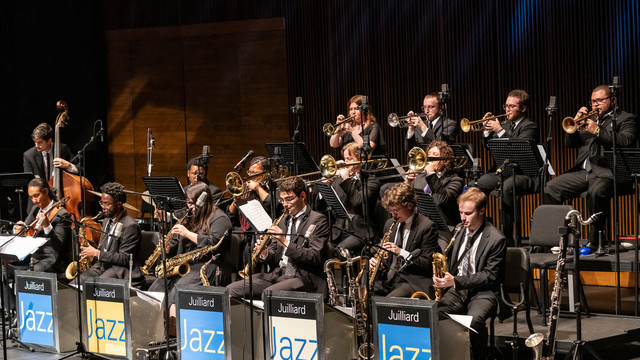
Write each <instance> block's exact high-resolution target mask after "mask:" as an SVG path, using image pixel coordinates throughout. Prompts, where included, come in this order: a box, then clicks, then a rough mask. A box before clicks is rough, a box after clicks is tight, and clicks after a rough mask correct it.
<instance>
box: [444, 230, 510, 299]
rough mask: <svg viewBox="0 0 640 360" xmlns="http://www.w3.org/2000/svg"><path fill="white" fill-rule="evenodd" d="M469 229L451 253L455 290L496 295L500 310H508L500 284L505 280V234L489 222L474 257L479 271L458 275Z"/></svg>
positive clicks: (482, 294) (459, 237)
mask: <svg viewBox="0 0 640 360" xmlns="http://www.w3.org/2000/svg"><path fill="white" fill-rule="evenodd" d="M465 233H466V231H460V234H459V235H458V236H457V237H456V239H455V241H454V244H453V249H452V250H451V253H450V254H448V255H447V256H448V259H449V273H451V274H452V275H453V276H454V281H455V289H456V290H457V291H459V290H468V291H469V298H470V297H473V296H475V295H481V296H489V297H494V298H495V299H496V302H497V303H498V304H499V305H498V308H499V311H500V310H502V311H504V310H505V309H504V306H501V305H500V303H501V301H500V299H501V297H500V284H501V283H503V282H504V276H505V273H504V272H505V266H506V254H507V244H506V241H505V238H504V235H502V233H501V232H500V230H498V229H497V228H496V227H495V226H493V225H492V224H491V223H490V222H488V221H485V227H484V230H483V232H482V236H481V237H480V238H479V239H476V241H479V243H478V250H477V252H476V256H475V258H474V259H473V261H474V264H475V269H476V272H475V274H469V275H467V276H458V275H457V273H458V266H459V265H460V261H459V260H458V255H459V254H460V253H461V252H464V248H461V244H462V242H463V241H464V236H465Z"/></svg>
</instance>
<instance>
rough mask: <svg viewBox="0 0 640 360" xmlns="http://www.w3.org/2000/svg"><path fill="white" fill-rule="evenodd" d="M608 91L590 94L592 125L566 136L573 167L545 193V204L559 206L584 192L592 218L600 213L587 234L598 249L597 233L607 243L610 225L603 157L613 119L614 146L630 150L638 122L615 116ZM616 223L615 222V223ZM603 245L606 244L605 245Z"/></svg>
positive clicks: (609, 184)
mask: <svg viewBox="0 0 640 360" xmlns="http://www.w3.org/2000/svg"><path fill="white" fill-rule="evenodd" d="M616 100H617V99H616V98H615V97H613V94H612V93H611V89H610V88H609V86H607V85H600V86H598V87H596V88H595V89H593V92H592V93H591V110H592V111H595V112H596V113H595V114H594V115H593V116H594V117H597V119H596V120H595V121H594V120H593V119H591V117H588V118H587V119H586V120H583V121H581V123H582V124H583V125H581V126H580V128H579V129H580V131H576V132H574V133H572V134H567V135H566V141H565V143H566V144H567V146H568V147H570V148H579V149H578V156H577V158H576V162H575V163H574V165H573V166H572V167H571V168H570V169H569V170H568V171H567V172H566V173H564V174H562V175H560V176H558V177H556V178H555V179H553V180H551V181H549V183H548V184H547V186H546V187H545V189H544V199H545V203H548V204H561V203H562V202H563V201H565V200H567V199H571V198H574V197H578V196H580V194H582V193H583V192H584V191H586V192H587V204H588V206H589V211H590V212H591V213H593V214H595V213H598V212H602V214H603V216H599V217H598V219H597V220H596V221H594V222H593V224H592V226H591V229H590V231H589V239H588V240H589V243H588V246H590V247H597V246H598V233H599V232H600V231H602V235H603V239H605V240H606V239H607V234H606V232H605V231H604V230H605V225H606V223H607V222H608V221H609V214H610V212H611V209H610V207H609V203H610V201H611V197H612V196H613V182H614V179H613V173H612V172H611V169H610V167H609V166H610V165H611V164H608V163H607V160H606V158H605V157H604V151H606V150H611V148H612V146H613V130H612V128H611V127H612V123H613V121H612V120H613V119H614V118H616V119H617V125H616V127H617V131H616V136H615V141H616V146H619V147H633V146H635V144H636V139H637V136H638V123H637V121H638V119H637V117H636V116H635V115H633V114H630V113H628V112H624V111H618V112H617V113H614V108H613V105H614V104H615V102H616ZM587 113H588V110H587V108H586V107H582V108H580V110H578V113H577V114H576V118H579V117H585V116H587ZM616 221H617V219H616ZM605 243H606V241H605Z"/></svg>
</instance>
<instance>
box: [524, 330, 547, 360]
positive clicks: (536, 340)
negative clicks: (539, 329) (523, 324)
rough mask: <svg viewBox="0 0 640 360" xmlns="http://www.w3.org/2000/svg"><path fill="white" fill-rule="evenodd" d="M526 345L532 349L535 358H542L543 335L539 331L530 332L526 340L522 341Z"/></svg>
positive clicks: (539, 359) (538, 359) (536, 359)
mask: <svg viewBox="0 0 640 360" xmlns="http://www.w3.org/2000/svg"><path fill="white" fill-rule="evenodd" d="M524 344H525V345H527V347H530V348H532V349H533V355H534V359H535V360H541V359H542V346H543V345H544V335H542V334H541V333H535V334H531V335H530V336H529V337H528V338H527V340H525V341H524Z"/></svg>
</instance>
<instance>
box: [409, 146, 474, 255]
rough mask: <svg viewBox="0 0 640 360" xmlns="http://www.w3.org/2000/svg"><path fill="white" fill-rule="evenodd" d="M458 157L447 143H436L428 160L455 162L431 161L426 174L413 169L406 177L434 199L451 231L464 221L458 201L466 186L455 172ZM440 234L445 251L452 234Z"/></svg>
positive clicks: (428, 163) (429, 151) (426, 167)
mask: <svg viewBox="0 0 640 360" xmlns="http://www.w3.org/2000/svg"><path fill="white" fill-rule="evenodd" d="M454 155H455V154H454V153H453V149H451V147H450V146H449V145H448V144H447V143H446V142H444V141H442V140H435V141H433V142H432V143H431V144H429V146H428V148H427V157H451V158H452V160H442V161H429V162H427V166H425V168H424V171H423V172H421V173H416V172H414V171H411V170H410V171H408V172H407V176H406V177H405V178H404V182H405V184H408V185H411V186H412V187H413V188H414V189H416V190H417V191H423V192H425V193H427V194H430V195H431V196H433V201H434V203H435V204H436V206H438V211H439V213H440V216H441V217H442V219H443V220H444V222H445V223H446V224H447V225H448V226H450V227H451V228H453V227H454V226H456V225H457V224H458V223H459V222H460V213H459V211H458V202H457V200H458V196H460V194H462V189H463V187H464V180H462V178H461V177H460V176H458V174H457V173H456V171H455V165H456V162H455V160H453V157H454ZM438 233H439V238H440V247H442V249H444V247H446V246H447V243H448V242H449V240H450V239H451V233H450V232H448V231H439V232H438Z"/></svg>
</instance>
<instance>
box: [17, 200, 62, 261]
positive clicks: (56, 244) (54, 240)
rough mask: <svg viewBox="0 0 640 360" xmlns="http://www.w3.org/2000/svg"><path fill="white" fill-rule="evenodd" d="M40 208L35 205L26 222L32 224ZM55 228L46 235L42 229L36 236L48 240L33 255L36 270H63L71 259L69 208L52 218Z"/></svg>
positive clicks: (52, 224) (59, 211)
mask: <svg viewBox="0 0 640 360" xmlns="http://www.w3.org/2000/svg"><path fill="white" fill-rule="evenodd" d="M39 210H40V208H38V207H36V206H34V207H33V208H32V209H31V211H30V212H29V215H28V216H27V218H26V219H25V221H24V222H25V223H27V224H31V223H32V222H33V221H34V220H35V219H36V215H38V211H39ZM50 223H51V226H52V227H53V230H51V232H49V234H47V235H45V234H44V230H41V231H40V232H39V233H38V234H36V235H35V236H36V237H46V238H47V239H48V241H47V242H46V243H45V244H44V245H42V246H41V247H40V248H39V249H38V250H37V251H36V252H35V253H33V254H32V255H31V258H32V259H33V260H34V265H33V269H34V270H35V271H46V272H58V273H59V272H63V271H64V269H65V267H66V266H67V265H68V264H69V262H70V261H71V217H70V216H69V213H67V210H65V209H64V208H63V209H60V210H58V212H57V213H56V215H55V216H54V217H53V218H51V221H50Z"/></svg>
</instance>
